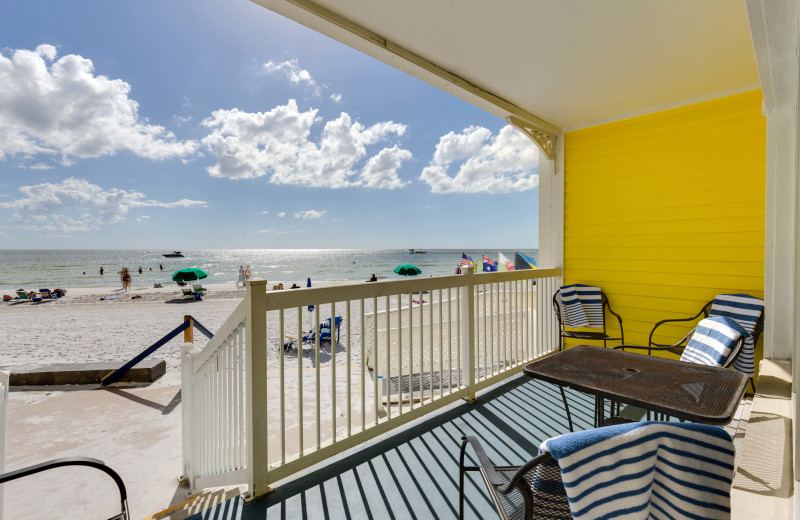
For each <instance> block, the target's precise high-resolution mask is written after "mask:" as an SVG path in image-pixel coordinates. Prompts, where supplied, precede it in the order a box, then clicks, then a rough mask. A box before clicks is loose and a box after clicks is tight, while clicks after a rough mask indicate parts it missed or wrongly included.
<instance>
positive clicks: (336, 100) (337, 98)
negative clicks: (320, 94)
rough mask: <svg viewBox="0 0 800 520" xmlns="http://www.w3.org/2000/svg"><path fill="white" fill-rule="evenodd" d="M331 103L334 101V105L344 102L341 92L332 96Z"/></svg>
mask: <svg viewBox="0 0 800 520" xmlns="http://www.w3.org/2000/svg"><path fill="white" fill-rule="evenodd" d="M331 101H333V102H334V103H341V102H342V94H341V93H339V92H336V93H334V94H331Z"/></svg>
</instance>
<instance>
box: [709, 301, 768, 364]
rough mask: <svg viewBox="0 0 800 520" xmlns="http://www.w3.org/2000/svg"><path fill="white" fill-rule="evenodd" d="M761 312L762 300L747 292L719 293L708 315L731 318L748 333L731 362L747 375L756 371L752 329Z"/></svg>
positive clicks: (762, 307)
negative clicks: (739, 351)
mask: <svg viewBox="0 0 800 520" xmlns="http://www.w3.org/2000/svg"><path fill="white" fill-rule="evenodd" d="M763 313H764V300H762V299H760V298H756V297H755V296H750V295H749V294H720V295H718V296H717V297H716V298H714V301H713V302H712V303H711V312H710V313H709V316H727V317H728V318H733V319H734V320H736V321H737V322H738V323H739V325H741V326H742V327H744V329H745V330H746V331H747V332H748V333H749V334H748V336H745V342H744V346H743V347H742V353H741V354H739V357H738V358H737V359H736V361H734V363H733V368H735V369H736V370H738V371H739V372H742V373H743V374H745V375H746V376H748V377H753V375H755V373H756V370H755V339H754V338H753V331H754V330H755V328H756V324H757V323H758V320H760V319H761V315H762V314H763Z"/></svg>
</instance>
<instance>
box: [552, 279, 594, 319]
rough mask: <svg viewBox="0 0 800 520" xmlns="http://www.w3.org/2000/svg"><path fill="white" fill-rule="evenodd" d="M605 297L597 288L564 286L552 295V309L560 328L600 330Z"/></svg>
mask: <svg viewBox="0 0 800 520" xmlns="http://www.w3.org/2000/svg"><path fill="white" fill-rule="evenodd" d="M607 301H608V300H607V299H606V297H605V295H604V294H603V291H602V290H600V288H598V287H592V286H589V285H584V284H572V285H565V286H563V287H561V288H560V289H559V290H558V291H556V293H555V295H553V307H554V310H555V311H556V316H557V317H558V320H559V322H560V323H561V326H562V327H567V328H579V327H589V328H595V329H602V328H603V325H604V318H605V317H604V313H603V309H604V306H605V305H606V302H607Z"/></svg>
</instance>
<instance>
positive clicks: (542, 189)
mask: <svg viewBox="0 0 800 520" xmlns="http://www.w3.org/2000/svg"><path fill="white" fill-rule="evenodd" d="M539 265H540V266H543V267H562V266H563V265H564V134H563V133H562V134H561V135H559V136H558V139H557V140H556V153H555V160H550V159H548V158H547V156H546V155H545V153H544V152H542V151H540V152H539Z"/></svg>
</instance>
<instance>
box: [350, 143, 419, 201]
mask: <svg viewBox="0 0 800 520" xmlns="http://www.w3.org/2000/svg"><path fill="white" fill-rule="evenodd" d="M411 157H412V155H411V152H409V151H408V150H403V149H402V148H398V147H397V145H395V146H393V147H392V148H384V149H383V150H381V151H380V152H378V153H377V154H375V155H373V156H372V157H370V158H369V160H368V161H367V164H366V165H364V168H362V170H361V174H360V175H359V179H360V180H361V182H362V183H363V185H364V186H366V187H367V188H385V189H389V190H393V189H395V188H402V187H403V186H405V185H406V184H408V182H403V181H401V180H400V177H398V176H397V170H399V169H400V166H402V164H403V161H407V160H408V159H411Z"/></svg>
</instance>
